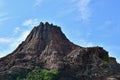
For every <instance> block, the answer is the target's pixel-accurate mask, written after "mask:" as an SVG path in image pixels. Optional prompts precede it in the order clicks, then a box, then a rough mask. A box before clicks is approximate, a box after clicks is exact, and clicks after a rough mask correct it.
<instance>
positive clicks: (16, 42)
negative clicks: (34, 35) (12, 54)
mask: <svg viewBox="0 0 120 80" xmlns="http://www.w3.org/2000/svg"><path fill="white" fill-rule="evenodd" d="M29 33H30V31H29V30H25V31H23V32H22V33H21V35H20V36H18V37H16V38H13V40H12V42H11V44H10V48H11V49H15V48H16V47H17V46H18V45H19V44H20V43H21V42H22V41H24V40H25V38H26V37H27V36H28V34H29Z"/></svg>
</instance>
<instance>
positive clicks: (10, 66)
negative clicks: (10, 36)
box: [0, 22, 120, 80]
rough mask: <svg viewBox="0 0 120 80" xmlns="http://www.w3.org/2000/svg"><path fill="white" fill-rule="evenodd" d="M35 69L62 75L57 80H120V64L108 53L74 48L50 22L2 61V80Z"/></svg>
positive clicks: (36, 29)
mask: <svg viewBox="0 0 120 80" xmlns="http://www.w3.org/2000/svg"><path fill="white" fill-rule="evenodd" d="M35 67H39V68H42V69H47V70H57V71H60V77H59V79H58V80H110V79H114V80H120V64H118V63H117V62H116V59H115V58H113V57H109V53H108V52H107V51H106V50H104V49H103V48H102V47H99V46H96V47H81V46H78V45H75V44H73V43H72V42H70V41H69V40H68V39H67V38H66V36H65V35H64V33H63V32H62V31H61V28H60V27H58V26H56V25H53V24H49V23H48V22H46V23H43V22H41V23H40V24H39V25H38V26H36V27H34V28H33V30H32V31H31V32H30V34H29V35H28V36H27V38H26V40H25V41H23V42H22V43H21V44H20V45H19V46H18V47H17V49H16V50H15V51H13V52H12V53H11V54H9V55H7V56H5V57H3V58H0V80H12V79H9V78H11V77H12V76H16V74H18V73H19V74H24V73H25V72H26V71H27V70H28V68H29V69H33V68H35Z"/></svg>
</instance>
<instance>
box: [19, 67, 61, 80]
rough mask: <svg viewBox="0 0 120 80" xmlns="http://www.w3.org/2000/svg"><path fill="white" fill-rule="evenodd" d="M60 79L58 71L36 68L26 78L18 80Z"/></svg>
mask: <svg viewBox="0 0 120 80" xmlns="http://www.w3.org/2000/svg"><path fill="white" fill-rule="evenodd" d="M58 77H59V72H58V71H49V70H46V69H39V68H35V69H34V70H32V71H30V72H28V74H27V75H26V77H25V78H20V77H17V80H56V79H57V78H58Z"/></svg>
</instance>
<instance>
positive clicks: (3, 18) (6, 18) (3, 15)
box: [0, 13, 11, 22]
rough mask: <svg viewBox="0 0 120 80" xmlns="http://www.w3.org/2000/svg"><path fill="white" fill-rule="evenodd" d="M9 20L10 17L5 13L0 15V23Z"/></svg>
mask: <svg viewBox="0 0 120 80" xmlns="http://www.w3.org/2000/svg"><path fill="white" fill-rule="evenodd" d="M9 19H11V17H10V16H9V15H8V14H7V13H1V14H0V22H3V21H6V20H9Z"/></svg>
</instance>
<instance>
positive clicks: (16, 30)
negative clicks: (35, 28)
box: [14, 27, 21, 35]
mask: <svg viewBox="0 0 120 80" xmlns="http://www.w3.org/2000/svg"><path fill="white" fill-rule="evenodd" d="M19 31H21V30H20V27H16V28H15V29H14V35H15V34H17V33H18V32H19Z"/></svg>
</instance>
